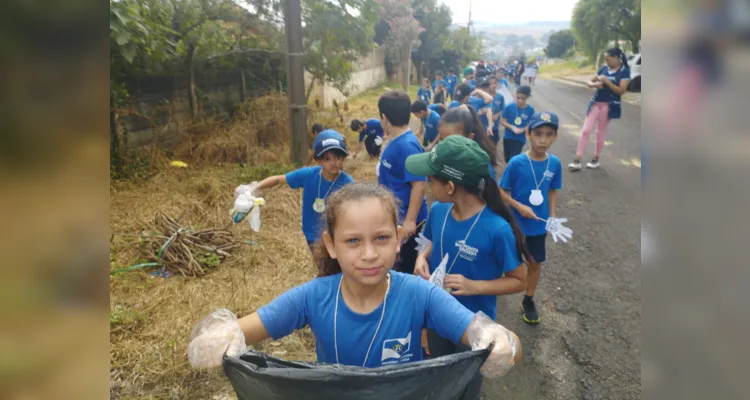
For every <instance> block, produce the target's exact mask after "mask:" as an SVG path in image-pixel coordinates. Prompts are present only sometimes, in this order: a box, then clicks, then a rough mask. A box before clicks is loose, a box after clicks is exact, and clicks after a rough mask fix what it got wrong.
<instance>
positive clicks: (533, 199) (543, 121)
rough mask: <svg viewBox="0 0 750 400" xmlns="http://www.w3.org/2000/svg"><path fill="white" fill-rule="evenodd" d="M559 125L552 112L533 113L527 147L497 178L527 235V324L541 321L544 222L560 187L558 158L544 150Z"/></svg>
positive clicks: (552, 212)
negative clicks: (539, 292) (538, 296)
mask: <svg viewBox="0 0 750 400" xmlns="http://www.w3.org/2000/svg"><path fill="white" fill-rule="evenodd" d="M559 125H560V123H559V120H558V118H557V115H555V114H553V113H546V112H545V113H536V114H534V115H533V116H532V117H531V120H530V122H529V126H528V128H527V131H526V132H527V133H526V134H527V136H528V139H529V143H530V149H529V150H528V151H527V152H526V153H525V154H522V155H519V156H516V157H513V159H511V160H510V162H509V163H508V165H507V166H506V167H505V171H504V172H503V177H502V179H501V180H500V187H502V189H503V190H502V195H503V200H505V202H506V203H507V204H508V205H509V206H511V207H512V211H513V214H514V215H515V217H516V220H517V221H518V224H519V225H520V226H521V230H522V231H523V234H524V235H526V247H527V248H528V249H529V252H530V253H531V257H532V260H530V261H529V262H528V278H527V279H528V284H527V288H526V296H524V298H523V302H522V303H521V305H522V308H523V320H524V321H525V322H526V323H529V324H538V323H539V322H540V321H541V319H540V317H539V311H538V310H537V308H536V304H535V303H534V292H535V290H536V287H537V284H538V283H539V275H540V273H541V269H542V263H544V262H545V261H546V259H547V251H546V244H545V239H546V238H547V227H546V224H545V221H547V220H549V219H550V218H551V217H555V213H556V211H557V191H558V190H560V189H561V188H562V164H561V163H560V159H558V158H557V157H555V156H554V155H552V154H549V153H548V152H547V150H548V149H549V147H550V146H552V143H554V141H555V139H557V130H558V127H559Z"/></svg>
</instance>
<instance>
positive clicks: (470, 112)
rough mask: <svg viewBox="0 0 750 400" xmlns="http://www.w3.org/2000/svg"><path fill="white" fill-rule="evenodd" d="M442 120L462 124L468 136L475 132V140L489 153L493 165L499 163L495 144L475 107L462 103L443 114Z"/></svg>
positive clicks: (464, 132) (465, 134)
mask: <svg viewBox="0 0 750 400" xmlns="http://www.w3.org/2000/svg"><path fill="white" fill-rule="evenodd" d="M440 120H441V121H442V122H445V123H448V124H461V125H462V127H463V129H462V130H463V134H464V136H466V137H469V136H470V135H471V134H474V141H475V142H477V144H478V145H479V147H481V148H482V150H484V152H485V153H487V156H488V157H489V158H490V164H492V165H493V166H495V165H497V154H496V153H495V145H494V143H492V141H491V140H490V138H489V137H488V136H487V131H485V129H484V125H482V121H480V120H479V116H478V115H477V112H476V110H474V107H469V106H466V105H462V106H460V107H457V108H451V109H450V110H448V111H447V112H446V113H445V114H443V116H442V118H441V119H440Z"/></svg>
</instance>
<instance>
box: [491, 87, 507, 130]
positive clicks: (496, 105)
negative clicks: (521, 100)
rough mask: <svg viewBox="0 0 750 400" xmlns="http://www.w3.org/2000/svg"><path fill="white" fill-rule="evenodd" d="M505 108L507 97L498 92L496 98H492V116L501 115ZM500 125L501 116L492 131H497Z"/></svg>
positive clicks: (493, 125)
mask: <svg viewBox="0 0 750 400" xmlns="http://www.w3.org/2000/svg"><path fill="white" fill-rule="evenodd" d="M503 108H505V97H504V96H503V95H502V94H496V95H495V98H494V99H493V100H492V116H493V117H494V116H495V115H500V113H501V112H502V111H503ZM498 126H500V118H498V119H497V121H495V123H494V124H492V132H494V133H497V132H498Z"/></svg>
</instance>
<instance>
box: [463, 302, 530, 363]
mask: <svg viewBox="0 0 750 400" xmlns="http://www.w3.org/2000/svg"><path fill="white" fill-rule="evenodd" d="M467 334H468V336H469V343H471V349H472V350H480V349H486V348H487V347H488V346H489V345H490V344H492V343H494V344H495V345H494V347H493V348H492V352H491V353H490V356H489V357H488V358H487V361H485V363H484V365H482V369H481V370H480V371H481V373H482V375H484V376H485V377H487V378H497V377H501V376H503V375H505V374H507V373H508V371H510V370H511V368H513V366H514V365H515V363H516V361H518V360H520V359H521V341H520V340H519V339H518V336H516V334H515V333H513V332H511V331H509V330H507V329H505V327H503V326H502V325H500V324H498V323H497V322H495V321H493V320H492V319H490V317H488V316H487V314H485V313H483V312H481V311H480V312H478V313H477V314H476V315H475V316H474V319H473V320H472V321H471V323H470V324H469V328H468V329H467Z"/></svg>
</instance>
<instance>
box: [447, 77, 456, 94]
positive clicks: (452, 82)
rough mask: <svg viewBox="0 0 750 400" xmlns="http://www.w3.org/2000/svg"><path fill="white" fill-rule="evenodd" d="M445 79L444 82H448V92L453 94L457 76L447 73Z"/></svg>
mask: <svg viewBox="0 0 750 400" xmlns="http://www.w3.org/2000/svg"><path fill="white" fill-rule="evenodd" d="M445 80H446V82H448V93H450V94H451V95H453V92H454V91H455V90H456V86H458V77H457V76H456V75H448V76H447V77H446V78H445Z"/></svg>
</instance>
